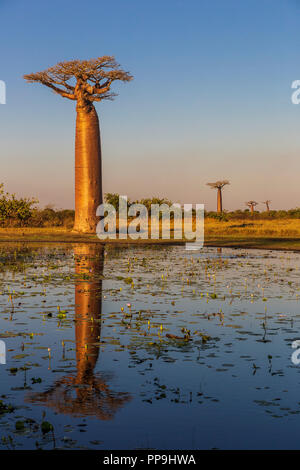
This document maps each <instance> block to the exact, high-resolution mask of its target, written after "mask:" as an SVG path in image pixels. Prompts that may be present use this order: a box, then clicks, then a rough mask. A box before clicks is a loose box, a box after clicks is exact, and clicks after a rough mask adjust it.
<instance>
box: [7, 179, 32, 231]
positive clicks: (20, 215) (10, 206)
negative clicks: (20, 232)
mask: <svg viewBox="0 0 300 470" xmlns="http://www.w3.org/2000/svg"><path fill="white" fill-rule="evenodd" d="M37 202H38V201H37V200H36V199H34V198H20V199H18V198H17V197H16V195H15V194H9V193H8V192H5V191H4V189H3V184H0V224H1V225H5V226H7V225H21V226H22V225H25V224H26V222H27V221H28V220H29V219H30V218H31V217H32V214H33V211H34V208H35V205H36V204H37Z"/></svg>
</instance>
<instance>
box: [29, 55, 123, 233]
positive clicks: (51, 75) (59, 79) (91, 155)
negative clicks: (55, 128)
mask: <svg viewBox="0 0 300 470" xmlns="http://www.w3.org/2000/svg"><path fill="white" fill-rule="evenodd" d="M24 78H25V80H27V81H28V82H30V83H34V82H38V83H41V84H42V85H46V86H47V87H49V88H51V89H52V90H53V91H54V92H55V93H57V94H59V95H60V96H62V97H63V98H68V99H69V100H73V101H76V102H77V106H76V111H77V119H76V137H75V224H74V230H76V231H79V232H86V233H89V232H95V230H96V224H97V217H96V210H97V207H98V206H99V204H101V203H102V202H103V196H102V169H101V166H102V165H101V144H100V129H99V120H98V115H97V111H96V109H95V107H94V104H93V103H94V102H95V101H102V100H107V99H112V98H113V97H114V96H116V95H115V93H112V92H111V91H110V87H111V85H112V83H113V82H114V81H115V80H121V81H123V82H128V81H130V80H132V76H131V75H130V74H129V73H128V72H125V71H124V70H122V69H120V67H119V64H117V62H116V61H115V59H114V57H111V56H103V57H98V58H97V59H91V60H72V61H69V62H59V63H58V64H56V65H54V66H53V67H50V68H48V69H47V70H44V71H43V72H37V73H32V74H29V75H24Z"/></svg>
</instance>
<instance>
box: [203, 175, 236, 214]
mask: <svg viewBox="0 0 300 470" xmlns="http://www.w3.org/2000/svg"><path fill="white" fill-rule="evenodd" d="M206 184H207V186H210V187H211V188H212V189H217V190H218V192H217V212H222V211H223V203H222V189H223V187H224V186H226V185H227V184H230V182H229V181H228V180H221V181H216V182H215V183H206Z"/></svg>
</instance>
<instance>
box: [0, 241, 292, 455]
mask: <svg viewBox="0 0 300 470" xmlns="http://www.w3.org/2000/svg"><path fill="white" fill-rule="evenodd" d="M299 261H300V255H299V254H295V253H285V252H274V251H273V252H272V251H268V252H267V251H260V250H251V251H246V250H232V249H222V251H221V250H220V249H217V248H206V249H204V250H202V251H199V252H187V251H185V249H184V247H161V246H159V247H154V246H152V247H141V246H136V247H134V246H130V247H119V248H116V247H111V246H105V248H102V247H100V246H99V245H88V244H85V245H82V244H74V245H72V247H71V246H69V245H48V246H46V245H43V246H38V245H34V244H31V245H30V244H28V245H26V244H22V245H21V244H18V245H17V244H14V245H13V244H12V245H6V246H5V248H4V247H3V248H2V249H0V263H1V264H0V339H1V340H2V341H5V344H6V348H7V352H6V364H5V365H0V387H1V388H0V395H1V398H0V399H1V400H2V401H1V402H0V448H13V449H35V448H43V449H52V448H54V447H55V448H71V449H81V448H85V449H139V448H146V449H212V448H220V449H260V448H262V449H276V448H280V449H283V448H291V449H293V448H294V449H295V448H300V444H299V436H298V429H299V426H300V365H299V366H298V365H296V364H293V362H292V361H291V356H292V353H293V352H294V351H295V350H294V349H292V347H291V345H292V342H293V341H295V340H297V339H300V329H299V326H300V302H299V295H300V271H299V267H300V263H299ZM299 357H300V354H299ZM42 423H43V426H42ZM45 423H46V424H45ZM49 426H50V427H49ZM52 428H53V429H52ZM43 431H44V432H43Z"/></svg>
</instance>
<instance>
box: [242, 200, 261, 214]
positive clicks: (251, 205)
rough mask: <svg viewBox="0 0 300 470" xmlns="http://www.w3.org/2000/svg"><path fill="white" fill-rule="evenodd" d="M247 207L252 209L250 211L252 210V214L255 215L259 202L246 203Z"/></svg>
mask: <svg viewBox="0 0 300 470" xmlns="http://www.w3.org/2000/svg"><path fill="white" fill-rule="evenodd" d="M245 204H246V206H248V207H250V210H251V214H253V213H254V207H256V206H257V205H258V202H256V201H248V202H245Z"/></svg>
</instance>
